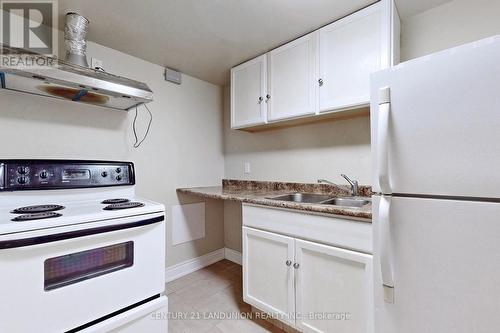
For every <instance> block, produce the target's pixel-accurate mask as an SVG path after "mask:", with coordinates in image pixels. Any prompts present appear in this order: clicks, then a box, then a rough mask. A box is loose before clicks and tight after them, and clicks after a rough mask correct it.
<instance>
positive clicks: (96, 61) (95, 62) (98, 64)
mask: <svg viewBox="0 0 500 333" xmlns="http://www.w3.org/2000/svg"><path fill="white" fill-rule="evenodd" d="M90 66H91V67H92V68H93V69H96V68H103V67H102V60H99V59H96V58H90Z"/></svg>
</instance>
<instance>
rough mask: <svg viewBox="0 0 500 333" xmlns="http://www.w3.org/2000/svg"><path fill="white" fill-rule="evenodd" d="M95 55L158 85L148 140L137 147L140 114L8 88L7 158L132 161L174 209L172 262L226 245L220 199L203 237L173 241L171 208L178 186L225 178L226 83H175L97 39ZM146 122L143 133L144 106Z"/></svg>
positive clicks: (0, 151)
mask: <svg viewBox="0 0 500 333" xmlns="http://www.w3.org/2000/svg"><path fill="white" fill-rule="evenodd" d="M89 55H93V56H96V57H97V58H99V59H101V60H103V61H104V68H105V69H106V70H108V71H109V72H111V73H116V74H120V75H123V76H128V77H130V78H134V79H136V80H139V81H144V82H147V83H148V85H149V86H150V88H151V89H152V90H153V92H154V102H152V103H150V104H149V108H150V109H151V111H152V112H153V114H154V120H153V125H152V127H151V132H150V136H149V137H148V138H147V139H146V141H145V142H144V143H143V145H142V146H141V147H140V148H139V149H134V148H132V144H133V135H132V128H131V125H132V119H133V115H134V113H133V112H128V113H127V112H124V111H114V110H108V109H103V108H99V107H93V106H86V105H81V104H76V103H73V102H66V101H59V100H54V99H50V98H40V97H36V96H30V95H25V94H20V93H15V92H9V91H5V90H2V91H0V105H1V106H0V142H2V144H1V145H0V158H70V159H71V158H74V159H108V160H130V161H133V162H134V163H135V165H136V169H137V191H138V193H139V194H140V195H142V196H144V197H147V198H150V199H152V200H156V201H159V202H162V203H164V204H165V205H166V207H167V221H168V222H167V225H168V228H167V230H168V233H167V235H168V240H167V265H169V266H170V265H173V264H175V263H177V262H180V261H183V260H186V259H189V258H192V257H196V256H199V255H202V254H205V253H207V252H210V251H213V250H215V249H219V248H221V247H223V246H224V240H223V205H222V203H220V202H216V201H208V202H207V205H209V207H207V211H209V212H210V213H207V221H206V225H207V233H206V234H207V236H206V237H205V238H204V239H201V240H197V241H195V242H190V243H186V244H182V245H178V246H176V247H175V248H172V246H171V245H170V244H171V236H170V235H171V232H170V230H171V225H170V223H171V220H170V213H171V209H170V206H171V205H173V204H177V203H178V202H179V200H178V198H177V195H176V192H175V189H176V188H178V187H182V186H199V185H213V184H218V183H220V181H221V179H222V177H223V173H224V156H223V130H222V112H221V110H222V89H221V88H220V87H219V86H216V85H213V84H210V83H207V82H204V81H201V80H198V79H195V78H192V77H189V76H187V75H184V76H183V83H182V85H179V86H178V85H175V84H171V83H168V82H166V81H164V80H163V69H162V67H161V66H158V65H154V64H151V63H148V62H146V61H143V60H140V59H138V58H134V57H132V56H128V55H126V54H123V53H120V52H117V51H115V50H112V49H109V48H105V47H102V46H99V45H97V44H93V43H90V45H89ZM89 60H90V57H89ZM140 120H141V121H140V123H139V128H140V130H141V131H143V129H144V128H145V125H146V120H147V116H146V113H145V111H144V110H143V109H142V108H141V109H140ZM141 133H142V132H141ZM190 200H193V199H190ZM183 201H189V199H185V200H184V199H183Z"/></svg>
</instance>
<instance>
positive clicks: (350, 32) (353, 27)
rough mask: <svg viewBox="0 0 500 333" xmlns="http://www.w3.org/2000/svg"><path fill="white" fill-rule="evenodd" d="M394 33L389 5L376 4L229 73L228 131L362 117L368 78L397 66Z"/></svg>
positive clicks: (386, 0)
mask: <svg viewBox="0 0 500 333" xmlns="http://www.w3.org/2000/svg"><path fill="white" fill-rule="evenodd" d="M399 30H400V22H399V15H398V12H397V9H396V7H395V5H394V0H381V1H379V2H377V3H375V4H373V5H371V6H369V7H366V8H364V9H361V10H359V11H357V12H355V13H353V14H351V15H349V16H346V17H344V18H342V19H340V20H338V21H336V22H333V23H331V24H329V25H327V26H324V27H323V28H321V29H319V30H317V31H314V32H312V33H310V34H307V35H305V36H303V37H300V38H298V39H296V40H294V41H291V42H289V43H287V44H285V45H283V46H280V47H278V48H276V49H274V50H271V51H269V52H268V53H267V54H266V55H262V56H260V57H258V58H255V59H253V60H250V61H249V62H246V63H244V64H242V65H239V66H237V67H235V68H233V69H232V70H231V128H233V129H247V130H255V129H260V128H262V127H269V126H281V125H287V124H297V123H300V122H307V121H314V120H320V119H323V118H326V117H328V118H330V117H336V115H337V114H339V115H342V116H347V115H349V114H351V113H352V112H357V111H355V110H356V109H360V110H362V111H365V112H366V107H368V106H369V101H370V90H369V86H370V74H371V73H373V72H375V71H378V70H380V69H384V68H387V67H389V66H392V65H394V64H397V63H398V62H399ZM266 60H267V66H266ZM345 111H347V112H345Z"/></svg>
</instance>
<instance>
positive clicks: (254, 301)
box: [243, 227, 295, 325]
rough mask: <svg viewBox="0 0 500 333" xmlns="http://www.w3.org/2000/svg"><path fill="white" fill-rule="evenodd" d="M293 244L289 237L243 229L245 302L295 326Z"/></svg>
mask: <svg viewBox="0 0 500 333" xmlns="http://www.w3.org/2000/svg"><path fill="white" fill-rule="evenodd" d="M293 242H294V240H293V238H290V237H285V236H281V235H277V234H274V233H271V232H265V231H260V230H256V229H251V228H247V227H243V299H244V301H245V302H247V303H248V304H251V305H253V306H255V307H256V308H258V309H260V310H262V311H264V312H267V313H269V314H273V315H276V316H278V318H279V319H282V320H283V321H285V322H288V323H290V324H292V325H294V324H295V321H294V318H293V316H290V315H291V314H292V315H293V313H294V312H295V292H294V269H293V259H294V244H293ZM287 261H288V265H287Z"/></svg>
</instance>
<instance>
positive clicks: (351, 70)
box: [318, 0, 399, 112]
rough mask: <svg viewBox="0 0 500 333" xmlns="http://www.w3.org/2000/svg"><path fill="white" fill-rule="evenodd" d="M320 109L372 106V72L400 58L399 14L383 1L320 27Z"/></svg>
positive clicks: (389, 2)
mask: <svg viewBox="0 0 500 333" xmlns="http://www.w3.org/2000/svg"><path fill="white" fill-rule="evenodd" d="M319 39H320V42H319V45H320V46H319V48H320V50H319V79H318V83H319V86H320V87H319V109H320V112H330V111H340V110H345V109H353V108H358V107H363V106H368V105H369V101H370V88H369V86H370V74H371V73H373V72H375V71H378V70H380V69H384V68H387V67H389V66H391V65H393V64H394V63H396V62H397V61H398V59H397V58H398V57H399V56H398V54H396V52H395V50H396V49H399V17H398V15H397V11H396V9H395V7H394V5H393V2H392V1H385V0H384V1H380V2H378V3H376V4H374V5H371V6H369V7H367V8H365V9H363V10H360V11H358V12H356V13H354V14H352V15H350V16H347V17H345V18H343V19H341V20H339V21H336V22H334V23H332V24H330V25H328V26H325V27H323V28H321V29H320V30H319Z"/></svg>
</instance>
